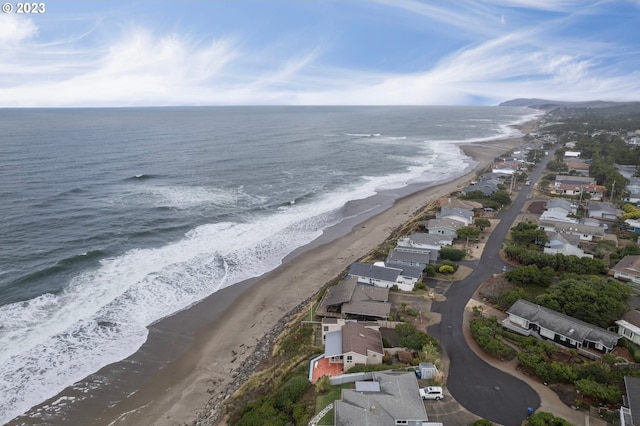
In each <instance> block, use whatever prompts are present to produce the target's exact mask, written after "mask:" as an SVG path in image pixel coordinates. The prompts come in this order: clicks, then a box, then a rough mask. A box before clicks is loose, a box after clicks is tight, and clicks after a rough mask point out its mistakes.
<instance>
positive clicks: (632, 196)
mask: <svg viewBox="0 0 640 426" xmlns="http://www.w3.org/2000/svg"><path fill="white" fill-rule="evenodd" d="M625 189H626V190H627V192H628V193H629V195H628V196H627V197H625V198H624V201H628V202H630V203H634V204H635V203H638V202H640V177H635V176H631V177H629V184H628V185H627V186H626V187H625Z"/></svg>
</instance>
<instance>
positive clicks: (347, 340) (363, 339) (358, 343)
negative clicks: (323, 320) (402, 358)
mask: <svg viewBox="0 0 640 426" xmlns="http://www.w3.org/2000/svg"><path fill="white" fill-rule="evenodd" d="M383 356H384V349H383V347H382V336H381V334H380V330H375V329H373V328H369V327H365V326H364V325H363V324H360V323H358V322H352V321H348V322H346V323H345V324H344V325H343V326H342V327H341V328H340V330H338V331H331V332H328V333H326V334H325V351H324V358H328V359H329V362H330V363H332V364H342V369H343V371H345V372H346V371H349V369H350V368H352V367H354V366H356V365H374V364H382V357H383Z"/></svg>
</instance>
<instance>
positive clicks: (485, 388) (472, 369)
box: [429, 152, 553, 426]
mask: <svg viewBox="0 0 640 426" xmlns="http://www.w3.org/2000/svg"><path fill="white" fill-rule="evenodd" d="M552 156H553V152H550V153H549V155H548V156H547V157H546V158H545V159H544V160H543V161H542V162H541V163H540V164H538V165H537V166H536V167H535V168H534V170H533V171H532V172H531V173H530V174H529V179H530V180H531V181H532V182H537V181H538V180H539V178H540V176H541V174H542V170H544V168H545V167H546V164H547V162H548V161H549V159H550V158H551V157H552ZM531 188H532V187H530V186H522V187H521V189H520V192H519V194H518V196H517V197H516V199H515V200H513V202H512V204H511V206H510V208H508V209H505V210H503V211H501V212H500V214H499V216H498V217H499V219H500V223H498V224H497V225H496V227H495V229H494V230H493V232H492V233H491V235H490V237H489V238H488V239H487V242H486V244H485V247H484V251H483V253H482V256H481V258H480V260H479V261H476V264H475V265H474V266H473V268H474V269H473V272H472V273H471V274H470V275H469V276H468V277H467V278H465V279H464V280H461V281H457V282H456V283H455V284H453V285H451V286H450V287H449V289H448V290H447V292H446V293H445V296H446V300H444V301H441V302H434V303H433V304H432V311H433V312H437V313H439V314H441V321H440V323H438V324H436V325H434V326H431V327H429V333H430V334H431V335H433V336H435V337H437V338H438V339H439V341H440V346H441V350H443V351H444V352H445V356H446V357H447V358H448V361H449V368H448V370H449V373H448V377H447V379H446V385H447V388H448V391H449V393H450V394H451V396H452V397H453V398H454V399H455V400H456V401H457V402H458V403H460V404H461V405H462V406H463V407H464V408H466V409H467V410H469V411H470V412H472V413H473V414H476V415H478V416H480V417H482V418H485V419H488V420H490V421H492V422H494V423H498V424H501V425H505V426H518V425H520V424H521V423H522V422H523V421H524V420H525V419H526V417H527V409H528V408H529V407H531V408H534V409H537V408H538V407H539V406H540V398H539V396H538V394H537V393H536V392H535V391H534V390H533V389H532V388H531V387H530V386H529V385H528V384H527V383H525V382H523V381H522V380H520V379H518V378H516V377H514V376H512V375H510V374H507V373H505V372H503V371H501V370H498V369H496V368H495V367H493V366H491V365H490V364H488V363H486V362H485V361H484V360H483V359H481V358H480V357H478V356H477V355H476V354H475V353H474V352H473V351H472V350H471V348H469V346H468V345H467V342H466V340H465V338H464V335H463V329H462V327H463V321H464V310H465V306H466V305H467V302H468V301H469V299H471V297H472V296H473V294H474V293H475V291H476V290H477V288H478V287H479V286H480V284H481V283H482V282H484V281H485V280H486V279H487V278H489V277H490V276H491V275H492V274H497V273H502V272H503V268H504V267H507V268H508V267H509V266H508V265H507V264H506V263H505V262H503V261H502V260H501V258H500V256H499V252H500V249H501V248H502V244H503V242H504V240H505V237H506V236H507V233H508V232H509V229H510V227H511V226H512V224H513V222H514V220H515V219H516V217H517V215H518V214H519V213H520V212H521V210H522V208H523V207H524V204H525V202H526V200H527V196H528V195H529V194H530V192H531Z"/></svg>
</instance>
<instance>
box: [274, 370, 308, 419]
mask: <svg viewBox="0 0 640 426" xmlns="http://www.w3.org/2000/svg"><path fill="white" fill-rule="evenodd" d="M310 386H311V383H309V380H308V378H307V377H304V376H294V377H292V378H291V379H289V381H287V382H286V383H285V384H284V385H282V386H281V387H280V388H279V389H278V390H277V391H276V393H275V406H276V408H279V409H280V410H282V411H285V412H287V413H291V412H292V410H293V404H294V403H296V402H297V401H298V400H299V399H300V398H301V397H302V395H304V394H305V392H306V391H307V389H309V387H310Z"/></svg>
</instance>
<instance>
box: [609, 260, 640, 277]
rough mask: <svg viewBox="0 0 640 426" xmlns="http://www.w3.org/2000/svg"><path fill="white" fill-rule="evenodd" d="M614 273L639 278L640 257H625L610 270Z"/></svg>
mask: <svg viewBox="0 0 640 426" xmlns="http://www.w3.org/2000/svg"><path fill="white" fill-rule="evenodd" d="M611 270H612V271H614V272H621V273H623V274H630V275H635V276H640V255H626V256H625V257H623V258H622V259H620V261H619V262H618V263H616V264H615V266H614V267H613V268H611Z"/></svg>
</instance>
